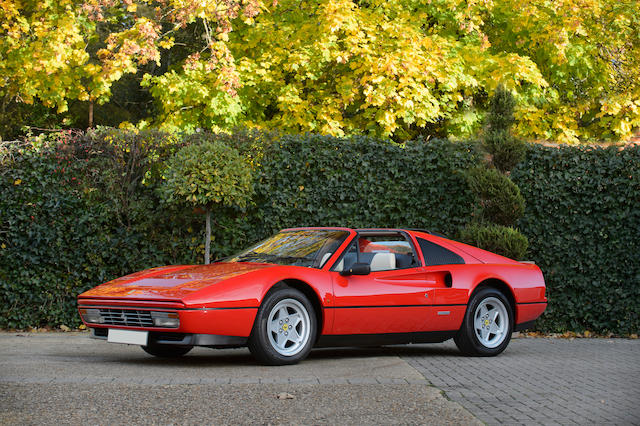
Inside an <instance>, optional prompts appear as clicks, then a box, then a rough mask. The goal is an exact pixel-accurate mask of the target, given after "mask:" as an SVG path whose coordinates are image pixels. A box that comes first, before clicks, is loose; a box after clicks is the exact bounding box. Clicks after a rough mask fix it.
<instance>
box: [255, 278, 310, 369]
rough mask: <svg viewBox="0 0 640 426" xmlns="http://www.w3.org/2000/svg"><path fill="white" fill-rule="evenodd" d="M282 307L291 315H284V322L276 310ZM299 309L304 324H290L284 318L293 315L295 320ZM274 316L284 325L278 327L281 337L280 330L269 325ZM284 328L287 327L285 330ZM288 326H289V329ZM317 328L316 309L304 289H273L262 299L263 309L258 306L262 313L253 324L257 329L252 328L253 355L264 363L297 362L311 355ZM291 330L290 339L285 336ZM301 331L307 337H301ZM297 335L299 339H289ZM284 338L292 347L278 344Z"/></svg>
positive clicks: (259, 311) (282, 363) (285, 342)
mask: <svg viewBox="0 0 640 426" xmlns="http://www.w3.org/2000/svg"><path fill="white" fill-rule="evenodd" d="M276 306H279V307H280V308H279V309H278V310H275V311H274V308H276ZM280 309H285V311H286V312H287V315H285V316H284V317H282V320H281V321H280V315H279V314H278V313H276V312H281V311H280ZM298 311H299V312H298ZM296 312H297V313H298V315H300V317H301V320H300V323H297V324H296V325H293V326H288V325H287V324H286V323H285V321H284V320H285V318H289V316H288V315H291V318H292V321H293V318H294V317H295V315H296ZM270 315H277V317H276V318H275V319H272V321H276V324H277V322H280V323H281V324H282V326H280V329H279V330H278V333H279V334H281V336H280V337H278V333H277V332H275V331H270V329H269V328H268V326H267V324H268V323H269V324H272V323H271V322H269V316H270ZM305 315H306V317H305ZM272 318H273V317H272ZM287 321H288V319H287ZM270 327H272V325H270ZM282 327H285V328H284V329H282ZM286 327H289V328H288V329H287V328H286ZM285 330H288V331H285ZM317 330H318V326H317V320H316V315H315V311H314V309H313V306H312V305H311V302H309V300H308V299H307V297H306V296H305V295H304V294H303V293H302V292H300V291H298V290H296V289H294V288H291V287H281V288H278V289H276V290H273V291H271V292H270V293H269V294H268V295H267V296H266V297H265V299H264V300H263V301H262V304H261V305H260V309H258V313H257V314H256V320H255V322H254V323H253V330H252V331H251V336H249V341H248V345H247V346H248V347H249V350H250V351H251V353H252V354H253V356H254V357H255V358H256V359H257V360H258V362H260V363H262V364H265V365H290V364H296V363H298V362H300V361H301V360H303V359H305V358H306V357H307V355H309V352H310V351H311V348H312V347H313V345H314V343H315V341H316V335H317ZM294 332H295V334H294ZM287 333H291V336H289V337H286V338H285V337H283V335H284V334H287ZM300 334H303V335H304V336H300ZM293 336H298V337H300V339H299V341H297V342H293V341H290V340H289V339H291V338H292V337H293ZM280 338H282V339H283V341H284V344H283V345H285V346H286V345H287V344H289V343H291V345H290V346H289V348H287V347H278V340H279V339H280ZM285 340H286V341H285ZM287 350H290V351H291V352H292V353H290V354H287V353H282V352H286V351H287Z"/></svg>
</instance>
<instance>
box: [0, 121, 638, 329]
mask: <svg viewBox="0 0 640 426" xmlns="http://www.w3.org/2000/svg"><path fill="white" fill-rule="evenodd" d="M212 137H219V138H221V139H223V140H224V141H225V142H226V143H228V144H230V145H232V146H234V147H235V148H237V149H238V150H239V151H240V152H241V153H242V154H243V155H245V156H246V157H247V158H248V159H249V161H250V163H251V165H252V168H253V181H254V194H253V197H252V202H251V203H250V205H249V206H247V207H246V208H243V209H239V208H226V209H225V210H221V211H218V212H216V213H215V214H214V221H215V222H214V227H213V241H212V253H213V257H220V256H225V255H229V254H231V253H233V252H234V251H236V250H239V249H241V248H243V247H244V246H246V245H247V244H249V243H251V242H254V241H257V240H260V239H261V238H264V237H266V236H268V235H269V234H271V233H272V232H274V231H276V230H277V229H279V228H283V227H289V226H305V225H341V226H354V227H360V226H378V227H387V226H390V227H396V226H397V227H404V226H407V227H422V228H428V229H433V230H437V231H440V232H443V233H445V234H447V235H449V236H456V235H457V234H458V232H459V231H460V230H461V229H462V228H463V227H464V226H465V225H466V224H467V223H469V222H470V221H471V219H472V214H473V211H474V205H473V195H472V193H471V191H470V190H469V188H468V186H467V183H466V182H467V181H466V179H465V176H464V173H465V171H466V170H468V169H469V168H470V167H471V166H473V165H476V164H478V158H477V155H478V154H477V152H476V150H475V149H474V146H473V144H471V143H460V142H449V141H443V140H430V141H413V142H410V143H407V144H406V146H398V145H395V144H391V143H389V142H385V141H379V140H375V139H370V138H365V137H359V138H354V139H348V140H344V139H338V138H334V137H327V136H318V135H303V136H282V137H280V136H277V135H274V134H268V133H256V132H247V131H239V132H237V133H235V134H233V135H226V136H211V135H206V134H203V135H202V137H201V138H192V139H191V140H196V141H198V140H199V139H202V140H206V139H208V138H212ZM54 139H55V140H51V141H34V142H33V143H27V144H9V145H4V146H3V147H2V148H0V327H5V328H7V327H9V328H24V327H28V326H42V325H52V326H56V325H60V324H66V325H69V326H74V325H77V324H78V323H79V322H78V319H77V315H76V312H75V296H76V295H77V294H78V293H80V292H82V291H84V290H86V289H88V288H90V287H92V286H94V285H96V284H99V283H101V282H104V281H106V280H108V279H111V278H114V277H117V276H120V275H124V274H127V273H130V272H133V271H136V270H140V269H143V268H146V267H151V266H158V265H162V264H175V263H195V262H202V251H203V249H202V245H203V241H202V235H203V228H204V218H203V216H202V215H201V214H199V212H197V211H194V210H193V209H192V208H188V207H186V206H185V207H182V208H181V207H176V206H171V205H166V204H163V203H162V201H161V197H160V195H159V191H158V186H159V185H160V184H161V176H162V169H163V164H164V161H165V160H166V159H167V158H169V157H170V156H171V155H173V153H174V152H175V151H176V150H177V149H179V148H180V147H181V146H183V145H184V142H183V139H182V138H180V137H179V136H176V135H173V136H170V135H167V134H163V133H160V132H155V131H147V132H138V133H132V132H124V131H120V130H115V129H104V130H100V131H93V132H89V133H87V134H65V135H62V136H61V137H57V138H54ZM512 178H513V180H514V182H516V183H517V184H518V185H519V187H520V189H521V191H522V193H523V195H524V196H525V199H526V204H527V207H526V210H525V215H524V217H523V218H522V219H521V221H520V223H519V226H520V228H521V230H522V231H523V233H524V234H525V235H527V237H528V238H529V241H530V251H529V255H528V258H529V259H531V260H534V261H536V262H537V263H538V264H539V265H540V266H541V267H542V269H543V272H544V273H545V277H546V279H547V285H548V297H549V299H550V305H549V308H548V311H547V312H546V313H545V314H544V316H543V317H542V320H541V321H540V322H539V327H540V329H541V330H545V331H565V330H573V331H582V330H585V329H588V330H591V331H595V332H614V333H621V334H624V333H637V332H638V330H639V329H640V319H639V318H638V311H639V310H640V309H639V308H640V262H637V261H636V260H635V259H636V258H637V255H636V253H638V249H640V247H639V245H640V243H639V241H640V148H638V147H633V148H627V149H625V150H622V151H619V150H617V149H615V148H611V149H586V148H572V147H564V148H546V147H540V146H532V147H531V149H530V150H529V154H528V156H527V158H526V160H525V161H524V162H523V163H521V164H520V165H519V166H518V167H516V169H515V170H514V171H513V173H512Z"/></svg>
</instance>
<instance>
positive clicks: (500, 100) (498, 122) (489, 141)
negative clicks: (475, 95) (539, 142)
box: [482, 85, 527, 173]
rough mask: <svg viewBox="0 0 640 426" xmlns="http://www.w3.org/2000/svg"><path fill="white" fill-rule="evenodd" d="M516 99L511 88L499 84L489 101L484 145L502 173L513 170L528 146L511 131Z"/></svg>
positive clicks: (483, 139) (493, 162) (492, 161)
mask: <svg viewBox="0 0 640 426" xmlns="http://www.w3.org/2000/svg"><path fill="white" fill-rule="evenodd" d="M515 106H516V100H515V98H514V97H513V94H512V93H511V91H510V90H508V89H506V88H505V87H504V86H503V85H500V86H498V88H497V89H496V91H495V93H494V94H493V97H492V98H491V101H490V103H489V113H488V114H487V118H486V129H485V133H484V135H483V138H482V147H483V148H484V149H485V151H487V152H488V153H489V154H490V155H491V163H492V164H493V165H494V166H495V167H496V168H497V169H498V170H500V171H501V172H502V173H507V172H509V171H511V170H512V169H513V168H514V167H515V166H516V164H518V163H519V162H520V161H522V160H523V159H524V156H525V154H526V149H527V146H526V144H525V143H524V141H523V140H521V139H518V138H516V137H514V136H513V134H512V133H511V127H512V126H513V124H514V123H515V118H514V116H513V109H514V107H515Z"/></svg>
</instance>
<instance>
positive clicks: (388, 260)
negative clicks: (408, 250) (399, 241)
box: [371, 253, 396, 272]
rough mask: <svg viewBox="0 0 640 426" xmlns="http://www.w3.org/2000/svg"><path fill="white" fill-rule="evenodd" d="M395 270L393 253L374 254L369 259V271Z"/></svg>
mask: <svg viewBox="0 0 640 426" xmlns="http://www.w3.org/2000/svg"><path fill="white" fill-rule="evenodd" d="M391 269H396V256H395V255H394V254H393V253H376V254H374V255H373V259H371V271H372V272H373V271H388V270H391Z"/></svg>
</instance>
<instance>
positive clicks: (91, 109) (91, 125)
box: [89, 101, 93, 128]
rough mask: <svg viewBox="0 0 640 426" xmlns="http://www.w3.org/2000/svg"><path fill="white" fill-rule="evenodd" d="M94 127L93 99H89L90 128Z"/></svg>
mask: <svg viewBox="0 0 640 426" xmlns="http://www.w3.org/2000/svg"><path fill="white" fill-rule="evenodd" d="M91 127H93V101H89V128H91Z"/></svg>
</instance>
